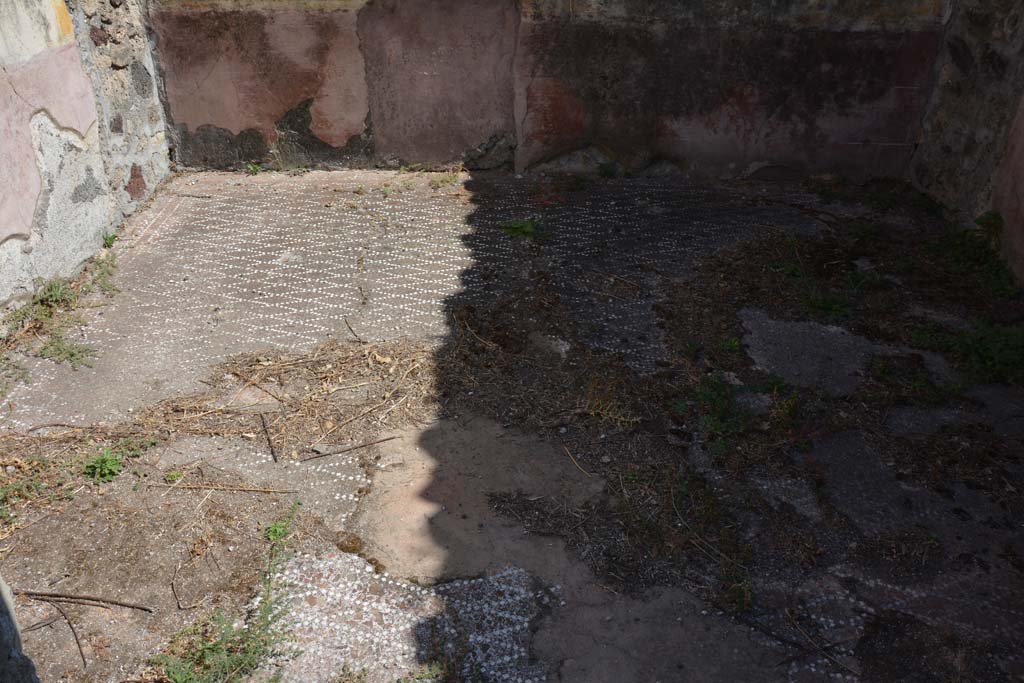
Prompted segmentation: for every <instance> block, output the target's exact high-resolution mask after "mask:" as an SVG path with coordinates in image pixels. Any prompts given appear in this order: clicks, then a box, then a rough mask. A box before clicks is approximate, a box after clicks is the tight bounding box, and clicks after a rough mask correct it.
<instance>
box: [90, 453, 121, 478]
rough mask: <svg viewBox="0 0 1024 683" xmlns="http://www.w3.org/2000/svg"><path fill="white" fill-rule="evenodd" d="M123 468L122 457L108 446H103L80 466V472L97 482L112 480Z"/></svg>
mask: <svg viewBox="0 0 1024 683" xmlns="http://www.w3.org/2000/svg"><path fill="white" fill-rule="evenodd" d="M123 469H124V457H123V456H122V455H121V454H120V453H117V452H115V451H112V450H110V449H109V448H104V449H103V450H101V451H100V452H99V454H98V455H96V456H94V457H92V458H90V459H89V460H87V461H86V463H85V465H83V466H82V473H83V474H84V475H85V476H86V477H88V478H89V479H92V480H93V482H95V483H97V484H105V483H108V482H111V481H114V478H115V477H117V475H119V474H121V471H122V470H123Z"/></svg>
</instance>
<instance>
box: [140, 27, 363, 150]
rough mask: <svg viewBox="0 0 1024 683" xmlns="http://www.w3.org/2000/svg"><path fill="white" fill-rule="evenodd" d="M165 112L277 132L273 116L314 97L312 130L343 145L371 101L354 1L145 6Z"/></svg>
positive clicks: (186, 122) (236, 128)
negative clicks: (336, 6)
mask: <svg viewBox="0 0 1024 683" xmlns="http://www.w3.org/2000/svg"><path fill="white" fill-rule="evenodd" d="M151 20H152V23H153V27H154V29H155V30H156V32H157V35H158V37H159V38H160V40H159V57H160V61H161V65H162V67H163V69H164V73H165V88H166V94H167V102H168V107H169V112H170V115H171V119H172V120H173V122H174V123H175V124H178V125H182V126H185V127H187V128H188V129H189V130H192V131H194V130H196V129H197V128H199V127H200V126H204V125H209V126H216V127H218V128H222V129H225V130H228V131H230V132H231V133H233V134H235V135H237V134H239V133H241V132H242V131H243V130H247V129H255V130H257V131H259V132H260V133H261V134H262V135H263V137H264V139H265V140H267V142H273V141H274V140H276V138H277V133H276V130H275V124H276V123H277V121H279V120H280V119H281V118H282V117H283V116H284V114H285V113H286V112H288V111H289V110H291V109H293V108H294V107H295V106H296V105H298V104H299V103H300V102H302V101H304V100H307V99H310V98H313V99H314V102H313V105H312V107H311V111H310V113H311V114H312V117H313V121H312V124H311V130H312V132H313V133H314V134H315V135H317V137H319V138H320V139H322V140H324V141H325V142H328V143H329V144H331V145H334V146H343V145H344V144H345V142H346V141H347V140H348V139H349V138H350V137H352V136H353V135H358V134H359V133H361V132H362V130H363V127H364V121H365V118H366V113H367V111H368V102H367V88H366V79H365V75H364V70H365V67H364V64H363V56H362V53H361V52H360V49H359V37H358V35H357V32H356V12H355V11H352V10H309V9H280V10H251V11H250V10H238V11H227V10H223V9H220V8H218V7H212V8H186V9H174V10H163V9H155V10H153V11H152V12H151Z"/></svg>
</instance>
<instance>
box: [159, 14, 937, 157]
mask: <svg viewBox="0 0 1024 683" xmlns="http://www.w3.org/2000/svg"><path fill="white" fill-rule="evenodd" d="M948 5H949V0H849V1H844V2H838V3H837V2H829V3H822V2H820V1H819V0H784V1H781V2H771V3H751V2H749V0H641V1H638V0H520V1H518V2H517V1H516V0H456V1H451V0H449V1H447V2H444V1H442V0H369V1H366V0H153V1H152V4H151V8H150V13H151V19H152V26H153V30H154V33H155V36H156V41H157V53H158V55H159V61H160V65H161V68H162V70H163V75H164V79H165V84H166V93H167V111H168V117H169V120H170V121H171V122H172V124H173V131H174V138H175V140H174V142H175V154H176V155H177V159H178V160H179V161H181V162H183V163H185V164H187V165H199V166H219V167H231V166H236V167H237V166H239V165H241V164H243V163H245V162H246V161H250V160H254V161H267V160H270V161H273V160H274V159H275V158H276V159H277V160H278V161H283V162H287V163H295V164H307V163H328V164H356V165H367V164H377V165H392V166H393V165H398V164H403V163H404V164H416V163H422V164H427V165H431V166H443V165H445V164H451V163H459V162H461V163H465V164H467V165H468V166H470V167H492V166H496V165H503V164H511V163H514V165H515V166H516V167H517V168H518V169H519V170H523V169H525V168H528V167H531V166H534V165H537V164H540V163H544V162H546V161H549V160H551V159H553V158H557V157H559V156H561V155H564V154H566V153H569V152H572V151H575V150H579V149H584V148H593V147H596V148H599V149H600V150H601V152H602V153H603V154H604V155H606V156H608V157H610V158H613V159H614V160H615V161H617V162H619V163H621V164H623V165H625V166H627V167H633V168H640V167H643V166H645V165H647V164H650V163H652V162H654V161H657V160H668V161H671V162H674V163H677V164H680V165H682V166H685V167H687V168H689V169H691V170H693V171H695V172H706V173H709V174H721V173H727V174H740V173H743V172H745V171H748V170H750V169H752V168H756V167H757V166H759V165H765V164H774V165H784V166H790V167H794V168H796V169H798V170H799V171H801V172H806V171H833V172H841V173H845V174H848V175H854V176H863V175H866V174H872V175H902V174H903V173H904V172H905V170H906V167H907V164H908V162H909V159H910V155H911V153H912V151H913V148H914V144H915V142H916V140H917V135H918V131H919V126H920V121H921V119H922V117H923V115H924V111H925V106H926V104H927V102H928V98H929V94H930V92H931V86H932V81H933V76H934V66H935V61H936V59H937V56H938V51H939V47H940V44H941V36H942V30H943V19H944V18H945V16H946V15H947V14H948V11H949V7H948Z"/></svg>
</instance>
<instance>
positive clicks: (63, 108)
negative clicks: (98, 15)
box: [0, 43, 96, 241]
mask: <svg viewBox="0 0 1024 683" xmlns="http://www.w3.org/2000/svg"><path fill="white" fill-rule="evenodd" d="M40 111H45V112H46V113H47V114H49V116H50V117H51V118H52V119H53V120H54V121H56V123H57V124H58V125H59V126H61V127H63V128H67V129H70V130H72V131H74V132H75V133H76V134H78V135H79V136H85V135H86V133H87V132H88V131H89V129H90V128H91V127H92V125H93V124H94V123H95V121H96V104H95V101H94V99H93V93H92V86H91V85H90V82H89V78H88V76H86V74H85V71H84V70H83V69H82V63H81V60H80V59H79V55H78V48H77V47H76V46H75V44H74V43H68V44H65V45H61V46H57V47H51V48H47V49H45V50H43V51H42V52H40V53H39V54H37V55H35V56H33V57H31V58H30V59H28V60H27V61H24V62H21V63H18V64H13V65H6V66H0V139H2V140H3V144H0V168H2V169H3V173H4V177H3V183H2V187H0V241H3V240H6V239H8V238H10V237H13V236H28V235H29V233H30V231H31V229H32V217H33V214H34V213H35V207H36V201H37V199H38V198H39V192H40V189H41V188H40V183H41V180H40V175H39V168H38V167H37V165H36V155H35V149H34V147H33V144H32V132H31V129H30V127H29V122H30V121H31V119H32V117H33V116H34V115H35V114H36V113H38V112H40Z"/></svg>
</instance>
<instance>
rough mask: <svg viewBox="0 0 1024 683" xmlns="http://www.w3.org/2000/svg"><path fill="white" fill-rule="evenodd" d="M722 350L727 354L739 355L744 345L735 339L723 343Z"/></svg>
mask: <svg viewBox="0 0 1024 683" xmlns="http://www.w3.org/2000/svg"><path fill="white" fill-rule="evenodd" d="M722 350H723V351H725V352H726V353H739V352H740V351H742V350H743V344H742V343H741V342H740V340H739V339H736V338H735V337H734V338H732V339H726V340H725V341H724V342H722Z"/></svg>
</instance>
